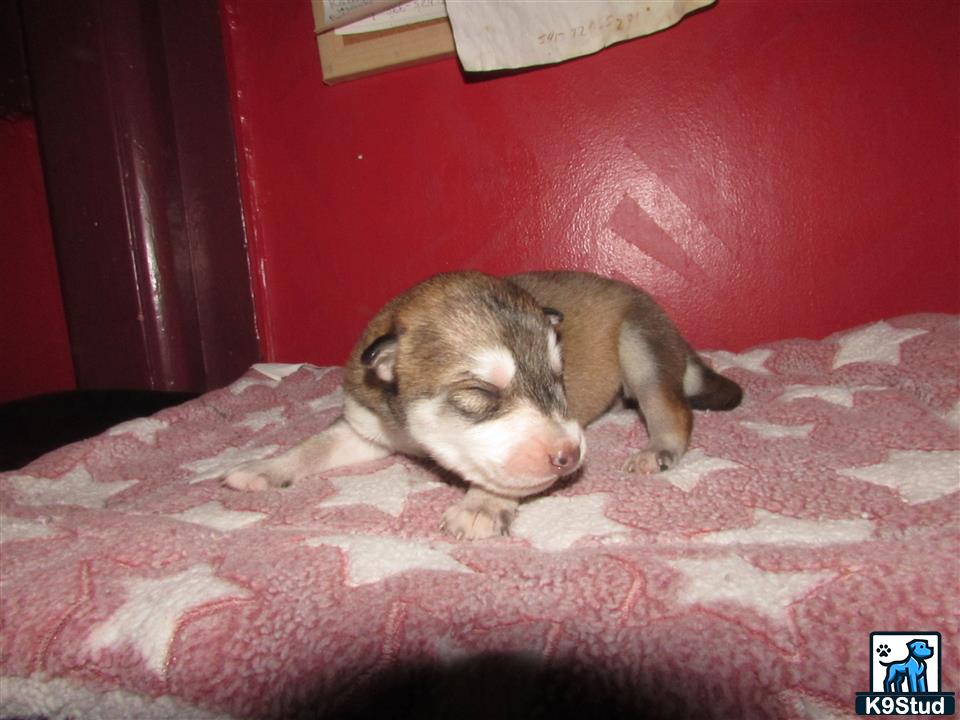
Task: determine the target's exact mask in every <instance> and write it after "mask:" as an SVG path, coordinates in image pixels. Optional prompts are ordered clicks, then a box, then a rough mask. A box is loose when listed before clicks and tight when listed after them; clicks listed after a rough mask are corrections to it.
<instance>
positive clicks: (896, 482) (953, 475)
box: [838, 450, 960, 505]
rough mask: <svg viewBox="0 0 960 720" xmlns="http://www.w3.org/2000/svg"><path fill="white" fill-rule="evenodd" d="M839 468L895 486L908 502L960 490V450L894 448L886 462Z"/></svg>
mask: <svg viewBox="0 0 960 720" xmlns="http://www.w3.org/2000/svg"><path fill="white" fill-rule="evenodd" d="M838 472H839V473H840V474H841V475H846V476H847V477H852V478H856V479H858V480H865V481H867V482H870V483H874V484H875V485H883V486H884V487H888V488H892V489H894V490H896V491H897V492H898V493H900V497H902V498H903V499H904V500H905V501H906V502H908V503H909V504H911V505H916V504H918V503H922V502H927V501H929V500H936V499H938V498H941V497H943V496H944V495H949V494H950V493H953V492H956V491H957V490H960V452H958V451H956V450H891V451H890V454H889V455H888V456H887V460H886V461H885V462H882V463H877V464H876V465H867V466H865V467H853V468H846V469H844V470H839V471H838Z"/></svg>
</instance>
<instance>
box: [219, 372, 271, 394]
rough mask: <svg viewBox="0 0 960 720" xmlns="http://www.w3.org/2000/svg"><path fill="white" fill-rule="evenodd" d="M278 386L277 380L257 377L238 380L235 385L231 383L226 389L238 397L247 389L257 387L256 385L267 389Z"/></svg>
mask: <svg viewBox="0 0 960 720" xmlns="http://www.w3.org/2000/svg"><path fill="white" fill-rule="evenodd" d="M278 384H279V382H278V381H277V380H271V379H270V378H268V377H265V376H259V377H243V378H240V379H239V380H237V381H236V382H235V383H232V384H231V385H229V386H228V387H229V390H230V392H231V393H233V394H234V395H240V394H241V393H243V392H244V391H245V390H246V389H247V388H251V387H257V386H258V385H262V386H264V387H268V388H275V387H276V386H277V385H278Z"/></svg>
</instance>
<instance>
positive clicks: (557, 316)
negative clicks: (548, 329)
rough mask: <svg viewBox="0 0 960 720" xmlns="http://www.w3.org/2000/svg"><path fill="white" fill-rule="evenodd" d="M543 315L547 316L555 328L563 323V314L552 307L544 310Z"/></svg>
mask: <svg viewBox="0 0 960 720" xmlns="http://www.w3.org/2000/svg"><path fill="white" fill-rule="evenodd" d="M543 314H544V315H546V316H547V320H549V321H550V324H551V325H553V326H554V327H556V326H557V325H559V324H560V323H562V322H563V313H562V312H560V311H559V310H555V309H554V308H552V307H545V308H544V309H543Z"/></svg>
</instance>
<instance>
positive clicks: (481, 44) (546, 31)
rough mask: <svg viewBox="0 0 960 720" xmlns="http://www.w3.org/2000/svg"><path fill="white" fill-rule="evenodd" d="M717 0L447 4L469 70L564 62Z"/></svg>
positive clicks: (452, 0) (460, 0) (451, 0)
mask: <svg viewBox="0 0 960 720" xmlns="http://www.w3.org/2000/svg"><path fill="white" fill-rule="evenodd" d="M713 2H714V0H566V1H564V2H536V1H535V0H447V15H448V16H449V17H450V24H451V25H452V26H453V37H454V40H455V41H456V45H457V54H458V55H459V56H460V62H461V63H462V64H463V68H464V70H467V71H470V72H476V71H485V70H500V69H505V68H519V67H527V66H530V65H543V64H546V63H555V62H561V61H563V60H568V59H570V58H574V57H579V56H581V55H588V54H590V53H594V52H596V51H598V50H601V49H603V48H605V47H607V46H608V45H612V44H613V43H617V42H620V41H621V40H629V39H631V38H635V37H639V36H641V35H649V34H650V33H654V32H657V31H658V30H663V29H664V28H667V27H670V26H671V25H674V24H675V23H677V22H679V20H680V19H681V18H682V17H683V16H684V15H686V14H687V13H689V12H690V11H692V10H696V9H697V8H701V7H704V6H706V5H710V4H711V3H713Z"/></svg>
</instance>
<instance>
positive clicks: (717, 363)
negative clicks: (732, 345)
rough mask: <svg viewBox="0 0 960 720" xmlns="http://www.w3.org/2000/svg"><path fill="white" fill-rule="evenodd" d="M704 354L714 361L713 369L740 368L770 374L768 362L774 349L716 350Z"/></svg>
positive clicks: (720, 370)
mask: <svg viewBox="0 0 960 720" xmlns="http://www.w3.org/2000/svg"><path fill="white" fill-rule="evenodd" d="M703 354H704V355H706V356H707V357H709V358H710V360H712V361H713V369H714V370H716V371H717V372H723V371H724V370H729V369H730V368H740V369H742V370H749V371H750V372H753V373H757V374H759V375H769V374H770V371H769V370H768V369H767V366H766V362H767V360H769V359H770V357H771V356H772V355H773V351H772V350H765V349H762V348H760V349H757V350H750V351H749V352H745V353H732V352H728V351H726V350H714V351H713V352H709V353H703Z"/></svg>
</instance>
